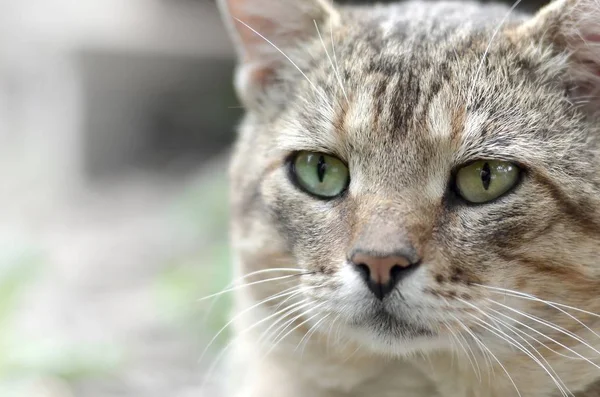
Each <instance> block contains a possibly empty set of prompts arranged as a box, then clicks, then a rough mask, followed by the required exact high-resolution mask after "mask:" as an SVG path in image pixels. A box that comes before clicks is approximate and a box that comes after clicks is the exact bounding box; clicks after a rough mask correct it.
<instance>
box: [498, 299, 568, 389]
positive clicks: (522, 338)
mask: <svg viewBox="0 0 600 397" xmlns="http://www.w3.org/2000/svg"><path fill="white" fill-rule="evenodd" d="M488 309H490V310H493V309H491V308H488ZM493 311H495V310H493ZM498 313H499V312H498ZM499 314H501V313H499ZM490 318H494V319H495V320H496V321H497V322H499V323H500V325H502V326H505V327H506V328H508V329H509V331H511V332H512V333H513V334H514V335H515V336H517V337H518V338H520V339H521V340H522V341H523V342H525V343H526V344H527V345H528V346H529V347H531V349H532V350H533V351H534V352H535V353H537V356H539V357H540V358H541V359H542V360H543V361H544V363H546V365H547V368H549V370H550V371H552V373H553V374H554V375H555V376H556V379H557V380H558V381H559V382H560V383H561V385H562V386H563V388H564V389H565V390H566V391H567V392H568V394H569V395H571V396H573V393H572V392H571V391H570V390H569V388H568V387H567V385H566V384H565V382H564V381H563V380H562V379H561V377H560V376H559V375H558V373H557V372H556V370H554V368H553V367H552V365H551V364H550V363H549V362H548V360H547V359H546V358H545V357H544V355H543V354H541V353H540V352H539V350H538V349H536V348H535V346H533V345H532V344H531V343H530V342H529V341H527V340H526V339H525V338H524V337H523V336H521V335H519V334H517V332H515V331H514V330H517V331H519V332H522V333H524V334H525V335H526V336H527V337H531V335H529V334H528V333H526V332H525V331H522V330H520V329H518V328H517V327H515V326H513V325H511V324H509V323H507V322H506V321H503V320H500V319H499V318H497V317H494V316H491V315H490ZM498 329H500V326H499V327H498ZM502 333H503V334H504V335H506V333H504V332H502ZM506 336H508V335H506ZM533 339H535V338H533ZM542 345H544V344H543V343H542ZM544 346H545V345H544ZM550 350H552V349H550Z"/></svg>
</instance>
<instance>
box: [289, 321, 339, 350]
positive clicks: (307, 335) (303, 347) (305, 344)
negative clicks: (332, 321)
mask: <svg viewBox="0 0 600 397" xmlns="http://www.w3.org/2000/svg"><path fill="white" fill-rule="evenodd" d="M330 315H331V313H328V314H326V315H325V316H323V318H321V319H320V320H319V321H317V322H316V323H315V324H314V325H313V326H312V327H310V328H309V330H308V332H307V333H306V334H304V336H303V337H302V339H300V342H299V343H298V346H296V348H295V349H294V353H295V352H296V351H297V350H298V349H299V348H300V345H302V342H305V341H306V342H305V343H304V345H303V346H302V351H301V352H300V359H302V357H304V350H305V349H306V346H307V345H308V341H309V340H310V338H311V336H312V335H313V334H314V333H315V332H316V331H317V329H318V328H319V325H320V324H321V323H322V322H323V321H325V320H326V319H327V317H329V316H330Z"/></svg>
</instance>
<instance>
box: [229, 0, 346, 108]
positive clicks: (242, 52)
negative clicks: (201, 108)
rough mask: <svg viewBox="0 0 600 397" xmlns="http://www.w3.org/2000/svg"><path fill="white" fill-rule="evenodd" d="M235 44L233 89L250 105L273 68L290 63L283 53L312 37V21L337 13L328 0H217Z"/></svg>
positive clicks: (262, 92) (262, 91)
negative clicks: (236, 64)
mask: <svg viewBox="0 0 600 397" xmlns="http://www.w3.org/2000/svg"><path fill="white" fill-rule="evenodd" d="M217 2H218V4H219V7H220V9H221V13H222V14H223V18H224V20H225V23H226V24H227V25H228V28H229V32H230V35H231V36H232V39H233V41H234V43H235V45H236V50H237V55H238V61H239V63H238V69H237V74H236V89H237V91H238V95H239V96H240V98H241V100H242V101H243V102H245V104H246V105H249V106H251V105H252V103H253V102H255V101H256V100H257V99H259V98H261V97H264V95H265V93H267V92H268V90H269V88H270V85H272V83H273V76H274V75H276V72H277V71H278V70H279V69H281V68H285V67H290V66H291V65H290V61H289V60H287V59H286V55H284V54H285V53H287V52H288V50H289V49H290V48H294V47H296V46H297V45H299V43H302V41H304V40H307V39H310V38H313V37H316V35H317V31H316V28H315V22H316V23H317V24H318V25H322V24H324V23H325V22H326V21H329V20H330V19H334V18H335V17H336V16H337V12H336V11H335V9H334V8H333V6H332V4H331V3H330V2H329V0H218V1H217Z"/></svg>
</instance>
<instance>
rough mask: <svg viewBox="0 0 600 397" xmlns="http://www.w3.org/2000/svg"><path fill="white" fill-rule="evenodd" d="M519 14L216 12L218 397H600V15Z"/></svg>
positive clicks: (249, 6)
mask: <svg viewBox="0 0 600 397" xmlns="http://www.w3.org/2000/svg"><path fill="white" fill-rule="evenodd" d="M517 5H518V3H516V4H515V6H513V7H512V8H510V9H509V8H508V7H507V6H503V5H498V4H479V3H475V2H470V1H459V2H424V1H407V2H399V3H395V4H390V5H359V6H341V5H337V4H334V3H331V2H329V1H328V0H219V6H220V9H221V11H222V14H223V16H224V20H225V21H226V24H227V26H228V28H229V31H230V33H231V36H232V39H233V41H234V43H235V45H236V48H237V54H238V58H239V62H238V66H237V71H236V74H235V87H236V90H237V93H238V95H239V98H240V100H241V102H242V104H243V105H244V107H245V109H246V114H245V117H244V119H243V121H242V122H241V125H240V126H239V134H238V138H237V143H236V145H235V149H234V154H233V158H232V161H231V168H230V178H231V190H230V194H231V199H230V200H231V208H232V222H231V231H232V233H231V234H232V244H233V249H234V258H235V273H236V284H235V286H234V287H232V288H230V289H229V290H227V291H229V292H234V296H235V308H234V309H235V310H234V313H233V317H232V320H231V325H232V327H233V330H234V331H233V336H232V340H231V342H230V344H229V345H228V346H227V348H226V351H227V353H228V354H229V356H230V362H231V371H230V372H229V374H228V375H227V383H228V384H229V385H230V386H231V390H230V392H229V394H227V395H228V396H235V397H301V396H310V397H333V396H367V395H368V396H376V397H385V396H390V397H391V396H394V397H396V396H398V397H416V396H438V397H467V396H471V397H482V396H497V397H500V396H502V397H504V396H522V397H547V396H560V395H565V396H570V395H575V396H600V384H599V383H597V382H598V380H599V379H600V365H599V363H600V359H599V358H600V336H599V335H600V334H599V333H600V317H599V316H598V315H597V314H595V313H600V140H599V138H600V122H599V117H598V110H599V109H600V2H598V1H597V0H555V1H554V2H553V3H551V4H549V5H548V6H546V7H545V8H543V9H542V10H540V11H539V12H538V13H537V14H535V15H528V14H525V13H521V12H519V11H518V7H517ZM515 8H517V9H516V10H515Z"/></svg>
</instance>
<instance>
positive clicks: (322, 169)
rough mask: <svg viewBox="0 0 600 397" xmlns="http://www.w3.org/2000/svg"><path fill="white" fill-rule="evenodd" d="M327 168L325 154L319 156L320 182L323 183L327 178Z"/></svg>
mask: <svg viewBox="0 0 600 397" xmlns="http://www.w3.org/2000/svg"><path fill="white" fill-rule="evenodd" d="M326 170H327V162H326V161H325V157H324V156H320V157H319V163H318V164H317V177H318V178H319V182H321V183H323V179H324V178H325V171H326Z"/></svg>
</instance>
